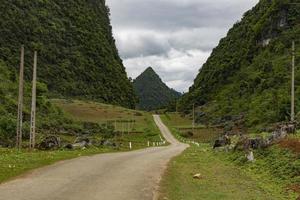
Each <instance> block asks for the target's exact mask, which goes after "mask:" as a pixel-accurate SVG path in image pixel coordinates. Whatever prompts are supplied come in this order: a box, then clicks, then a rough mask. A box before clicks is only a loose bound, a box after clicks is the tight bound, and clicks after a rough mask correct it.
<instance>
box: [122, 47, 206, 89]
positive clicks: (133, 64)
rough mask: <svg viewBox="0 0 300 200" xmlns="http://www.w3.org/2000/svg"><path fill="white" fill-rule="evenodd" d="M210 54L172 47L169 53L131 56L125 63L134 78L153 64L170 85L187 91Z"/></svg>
mask: <svg viewBox="0 0 300 200" xmlns="http://www.w3.org/2000/svg"><path fill="white" fill-rule="evenodd" d="M209 54H210V53H209V52H203V51H200V50H189V51H187V52H182V51H178V50H175V49H171V50H170V51H169V52H168V54H167V55H161V56H157V55H154V56H147V57H144V56H140V57H136V58H129V59H126V60H124V64H125V66H127V70H128V72H129V74H130V75H131V76H132V77H134V78H135V77H136V76H138V75H139V74H140V73H141V72H143V71H144V70H145V69H146V68H147V67H149V66H151V67H153V69H154V70H155V71H156V72H157V73H158V74H159V75H160V76H161V78H162V80H163V81H164V82H166V83H167V85H168V86H169V87H171V88H174V89H176V90H178V91H179V92H185V91H187V90H188V88H189V87H190V86H191V85H192V83H193V80H194V78H195V77H196V75H197V73H198V70H199V68H200V67H201V65H202V64H204V62H205V61H206V59H207V58H208V56H209ZM137 66H138V67H137Z"/></svg>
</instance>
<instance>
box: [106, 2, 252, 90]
mask: <svg viewBox="0 0 300 200" xmlns="http://www.w3.org/2000/svg"><path fill="white" fill-rule="evenodd" d="M257 2H258V0H214V1H211V0H107V4H108V5H109V7H110V9H111V18H112V25H113V31H114V36H115V38H116V41H117V47H118V49H119V52H120V55H121V57H122V58H123V60H124V65H125V67H126V69H127V72H128V74H129V76H130V77H132V78H136V77H137V76H138V75H139V74H140V73H141V72H142V71H143V70H144V69H146V68H147V67H148V66H152V67H153V68H154V69H155V70H156V72H157V73H158V74H159V75H160V76H161V78H162V79H163V80H164V81H165V82H166V83H167V84H168V85H169V86H170V87H172V88H174V89H176V90H178V91H180V92H182V91H187V90H188V88H189V87H190V86H191V85H192V84H193V80H194V78H195V77H196V75H197V74H198V70H199V69H200V68H201V66H202V64H203V63H204V62H205V61H206V59H207V58H208V56H209V54H210V52H211V50H212V49H213V48H214V47H215V46H216V45H217V44H218V42H219V40H220V39H221V38H222V37H224V36H225V35H226V33H227V31H228V29H229V28H230V27H231V26H232V25H233V24H234V23H235V22H236V21H238V20H240V19H241V17H242V15H243V13H244V12H245V11H247V10H249V9H250V8H251V7H253V6H254V5H255V4H256V3H257Z"/></svg>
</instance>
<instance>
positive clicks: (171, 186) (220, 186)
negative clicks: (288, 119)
mask: <svg viewBox="0 0 300 200" xmlns="http://www.w3.org/2000/svg"><path fill="white" fill-rule="evenodd" d="M162 119H163V121H164V123H165V124H166V125H167V126H169V128H170V129H171V130H172V132H173V134H174V135H175V136H176V137H177V138H178V139H179V140H181V141H183V140H186V139H185V138H183V137H182V136H181V131H180V130H179V129H178V126H176V124H177V123H174V122H172V121H171V119H170V118H169V117H166V116H162ZM181 122H183V120H182V121H181ZM204 135H205V134H204ZM216 135H217V134H216ZM294 137H295V136H294ZM296 137H297V136H296ZM189 140H194V139H193V138H189ZM213 140H214V138H213V137H211V138H209V137H208V138H205V136H204V137H198V139H197V141H198V142H200V143H201V144H200V147H197V146H195V145H191V147H190V148H188V149H187V150H186V151H185V152H184V153H183V154H181V155H180V156H178V157H176V158H174V159H172V161H171V162H170V163H169V166H168V169H167V171H166V173H165V175H164V177H163V179H162V181H161V187H160V200H166V199H169V200H198V199H199V200H206V199H207V200H218V199H222V200H223V199H224V200H226V199H228V200H241V199H244V200H252V199H253V200H260V199H261V200H273V199H274V200H277V199H278V200H286V199H290V200H294V199H296V198H297V194H296V193H294V192H293V191H291V190H288V188H289V186H291V187H293V186H294V187H295V186H296V187H297V186H298V184H297V183H299V180H300V179H299V171H300V170H299V167H300V165H299V156H298V157H297V155H294V154H292V153H291V152H290V151H287V150H283V149H280V148H278V147H277V146H274V147H272V148H269V149H267V150H264V151H256V152H254V155H255V159H256V161H255V162H254V163H249V162H247V161H246V158H245V155H244V153H243V152H239V153H231V152H229V153H226V152H215V151H214V150H212V146H211V144H210V143H211V142H212V141H213ZM297 171H298V172H297ZM197 173H201V174H202V176H203V178H202V179H200V180H199V179H193V175H194V174H197ZM297 174H298V175H297Z"/></svg>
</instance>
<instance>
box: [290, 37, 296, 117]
mask: <svg viewBox="0 0 300 200" xmlns="http://www.w3.org/2000/svg"><path fill="white" fill-rule="evenodd" d="M291 88H292V91H291V122H294V121H295V41H293V43H292V87H291Z"/></svg>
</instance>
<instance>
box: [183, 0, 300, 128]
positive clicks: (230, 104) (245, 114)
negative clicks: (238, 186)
mask: <svg viewBox="0 0 300 200" xmlns="http://www.w3.org/2000/svg"><path fill="white" fill-rule="evenodd" d="M297 2H298V1H292V0H261V1H260V2H259V3H258V4H257V5H256V6H255V7H254V8H253V9H252V10H250V11H248V12H246V13H245V14H244V17H243V19H242V20H241V21H240V22H237V23H236V24H235V25H234V26H233V28H231V29H230V30H229V32H228V35H227V36H226V37H225V38H223V39H222V40H221V41H220V43H219V45H218V46H217V47H216V48H215V49H214V50H213V52H212V54H211V56H210V57H209V59H208V60H207V62H206V63H205V64H204V65H203V67H202V68H201V69H200V71H199V74H198V76H197V78H196V79H195V82H194V85H193V86H192V87H191V88H190V90H189V93H187V94H186V95H184V97H183V98H182V99H181V101H180V109H181V110H182V111H184V112H185V113H189V111H190V110H191V107H192V105H193V103H195V104H196V106H197V107H198V115H197V120H198V121H199V122H201V121H209V122H211V123H213V124H219V123H223V122H224V121H231V120H234V119H244V123H245V125H246V126H247V127H253V126H259V125H266V124H270V123H274V122H279V121H284V120H287V119H289V117H290V102H291V101H290V91H291V89H290V88H291V86H290V85H291V63H292V56H291V53H292V40H295V42H296V111H298V112H299V111H300V101H299V100H300V87H298V86H299V84H300V71H299V66H300V65H299V61H300V59H299V56H300V55H299V52H300V41H299V34H300V5H299V4H293V3H297ZM298 3H299V2H298ZM200 110H201V111H200ZM297 117H298V118H297V119H298V120H300V118H299V117H300V115H299V113H298V116H297Z"/></svg>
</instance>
